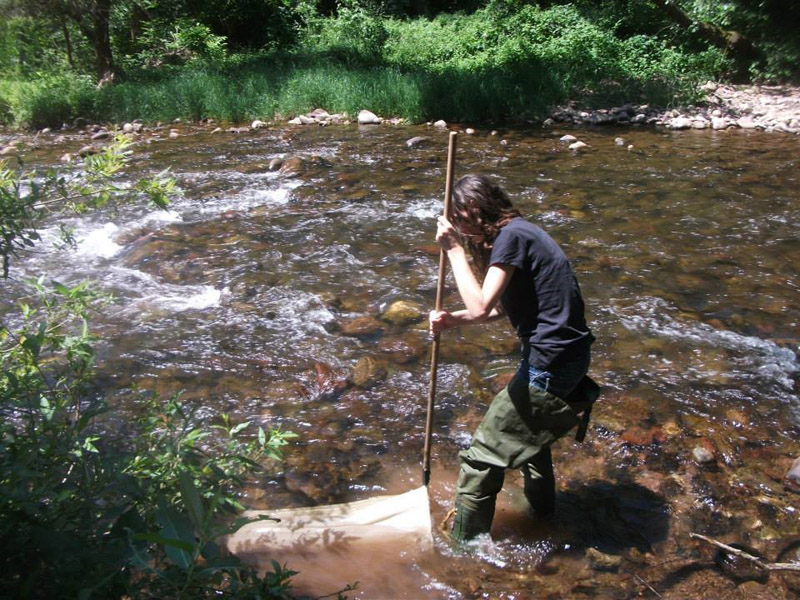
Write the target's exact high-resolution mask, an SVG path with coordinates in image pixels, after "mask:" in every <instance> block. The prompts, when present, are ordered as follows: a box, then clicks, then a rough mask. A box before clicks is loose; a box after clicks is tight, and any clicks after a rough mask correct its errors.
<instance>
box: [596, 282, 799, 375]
mask: <svg viewBox="0 0 800 600" xmlns="http://www.w3.org/2000/svg"><path fill="white" fill-rule="evenodd" d="M611 310H612V311H616V312H617V313H618V317H619V320H620V322H621V323H622V325H623V326H624V327H625V328H626V329H628V330H630V331H634V332H637V333H644V334H646V335H648V336H651V337H662V338H667V339H670V340H675V341H680V342H681V343H683V344H691V345H694V346H701V347H709V348H719V349H724V350H728V351H730V352H731V353H733V358H732V362H733V364H734V365H735V366H737V367H739V368H741V369H743V371H744V372H743V373H736V372H733V373H730V374H731V375H734V376H740V377H741V376H743V375H744V376H747V374H748V373H751V374H754V375H759V376H765V377H767V378H769V379H770V380H771V381H774V382H776V383H778V384H780V385H781V387H783V388H785V389H786V390H792V389H793V387H794V383H793V381H792V379H791V376H792V375H793V374H794V373H797V372H798V370H800V366H798V364H797V359H796V358H795V353H794V352H792V350H790V349H789V348H782V347H781V346H778V345H777V344H775V343H774V342H771V341H769V340H763V339H761V338H757V337H753V336H746V335H741V334H738V333H736V332H733V331H725V330H719V329H715V328H714V327H712V326H711V325H708V324H706V323H698V322H694V321H681V320H678V319H676V318H675V317H674V316H673V315H674V314H676V313H677V312H678V310H677V308H675V307H674V306H671V305H670V304H669V303H668V302H666V301H665V300H663V299H661V298H655V297H649V298H644V299H642V300H640V301H639V302H637V303H635V304H633V305H631V306H628V307H623V308H617V309H614V308H612V309H611Z"/></svg>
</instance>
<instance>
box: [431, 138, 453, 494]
mask: <svg viewBox="0 0 800 600" xmlns="http://www.w3.org/2000/svg"><path fill="white" fill-rule="evenodd" d="M457 137H458V134H457V133H456V132H455V131H451V132H450V140H449V143H448V145H447V174H446V176H445V182H444V212H443V214H444V216H445V218H447V219H449V218H450V197H451V195H452V191H453V166H454V164H455V158H456V138H457ZM446 268H447V255H446V254H445V252H444V250H443V249H441V250H439V279H438V281H437V283H436V310H437V311H439V310H442V300H443V298H444V276H445V269H446ZM438 368H439V334H438V333H437V334H435V335H434V336H433V343H432V344H431V376H430V387H429V388H428V414H427V417H426V419H425V448H424V450H423V459H422V482H423V485H425V486H427V485H428V483H429V482H430V480H431V437H432V435H433V402H434V400H435V399H436V372H437V370H438Z"/></svg>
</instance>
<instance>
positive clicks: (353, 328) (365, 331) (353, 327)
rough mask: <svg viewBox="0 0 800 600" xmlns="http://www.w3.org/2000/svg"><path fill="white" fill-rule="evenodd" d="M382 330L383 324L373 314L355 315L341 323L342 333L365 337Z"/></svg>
mask: <svg viewBox="0 0 800 600" xmlns="http://www.w3.org/2000/svg"><path fill="white" fill-rule="evenodd" d="M381 331H383V324H382V323H381V322H380V321H379V320H378V319H376V318H375V317H373V316H370V315H366V316H363V317H356V318H354V319H350V320H348V321H344V322H343V323H342V324H341V332H342V333H343V334H344V335H349V336H354V337H366V336H372V335H376V334H378V333H380V332H381Z"/></svg>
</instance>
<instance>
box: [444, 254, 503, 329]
mask: <svg viewBox="0 0 800 600" xmlns="http://www.w3.org/2000/svg"><path fill="white" fill-rule="evenodd" d="M447 258H448V259H449V261H450V267H451V268H452V269H453V277H455V280H456V285H457V286H458V293H459V294H460V295H461V299H462V300H463V301H464V306H465V307H466V312H467V313H468V317H469V322H470V323H472V322H478V323H481V322H483V321H486V320H487V319H489V317H490V315H491V313H492V309H493V307H492V306H489V305H488V304H487V303H486V301H485V300H484V297H483V290H482V288H481V285H480V284H479V283H478V280H477V279H475V274H474V273H473V272H472V269H471V268H470V266H469V262H468V261H467V255H466V253H465V252H464V248H463V247H461V246H457V247H455V248H453V249H451V250H450V251H448V253H447Z"/></svg>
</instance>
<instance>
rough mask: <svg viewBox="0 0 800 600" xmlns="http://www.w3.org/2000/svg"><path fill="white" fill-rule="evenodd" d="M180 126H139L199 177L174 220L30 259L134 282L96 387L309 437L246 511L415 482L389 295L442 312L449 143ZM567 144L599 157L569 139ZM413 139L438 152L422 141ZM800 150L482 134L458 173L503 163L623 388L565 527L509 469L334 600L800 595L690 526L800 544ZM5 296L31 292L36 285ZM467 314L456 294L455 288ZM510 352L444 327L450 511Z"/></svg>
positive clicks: (423, 343) (412, 404) (403, 331)
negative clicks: (459, 539) (468, 450)
mask: <svg viewBox="0 0 800 600" xmlns="http://www.w3.org/2000/svg"><path fill="white" fill-rule="evenodd" d="M161 133H162V137H161V138H160V139H159V138H157V137H154V136H152V135H150V136H148V137H146V139H144V140H143V142H142V143H141V144H140V145H139V146H138V147H137V151H136V155H135V157H134V159H133V164H132V167H131V168H132V171H133V172H137V171H138V172H156V171H160V170H161V169H164V168H166V167H169V168H171V169H172V172H173V173H174V175H175V176H176V177H177V178H178V180H179V183H180V187H181V189H182V192H183V194H182V196H181V197H180V198H178V199H176V200H175V201H174V203H173V205H172V207H171V209H170V210H169V211H168V212H153V211H151V210H149V209H147V208H145V207H130V208H125V209H123V210H121V211H120V212H119V213H117V214H110V213H109V214H99V215H92V216H88V217H85V218H82V219H80V220H75V221H74V222H72V223H71V225H73V226H74V227H75V228H76V232H77V234H78V238H79V239H80V240H81V241H80V243H79V245H78V247H77V249H76V250H75V251H74V253H72V254H70V253H65V252H63V251H58V250H56V249H55V247H54V246H53V245H52V244H50V243H45V244H44V245H43V246H42V247H41V248H40V251H39V252H38V253H36V254H35V255H31V256H29V257H26V258H25V259H24V260H23V261H22V262H19V263H17V264H16V266H15V270H14V272H13V275H14V276H15V277H17V278H23V277H25V276H32V275H35V274H39V273H43V272H44V273H47V274H48V275H50V276H52V277H55V278H58V279H61V280H64V281H77V280H79V279H82V278H86V277H89V278H92V279H94V280H95V281H97V283H98V285H99V286H100V287H101V288H102V289H104V290H106V291H109V292H113V294H114V296H115V301H114V303H113V304H112V305H111V306H110V307H109V308H108V309H107V311H106V313H105V314H103V315H102V316H100V317H99V318H98V319H96V320H95V323H94V328H95V331H96V332H97V333H98V334H100V335H101V336H102V339H103V343H102V347H101V353H102V362H101V365H100V369H101V374H102V380H103V381H104V382H105V385H107V387H108V393H109V394H110V395H112V396H113V397H115V398H117V402H118V403H119V404H120V408H121V410H122V411H125V410H135V407H131V406H127V405H126V401H125V399H126V396H125V394H124V393H122V392H120V391H119V390H122V389H123V388H124V387H125V386H128V385H129V384H132V383H136V384H137V385H139V386H140V387H142V388H145V389H152V390H153V391H155V392H157V393H160V394H169V393H172V392H174V391H177V390H185V392H184V398H185V399H186V400H187V401H189V402H192V403H196V404H197V405H199V406H200V407H201V411H200V414H201V415H203V416H206V417H208V418H213V417H214V416H215V415H217V414H219V413H220V412H228V413H231V414H232V415H233V417H234V418H235V419H242V420H244V419H247V420H252V421H255V422H257V423H259V424H261V425H263V426H270V427H277V426H280V427H282V428H284V429H289V430H292V431H295V432H296V433H298V434H299V438H298V441H297V442H296V443H295V444H293V445H292V447H291V449H290V450H289V452H288V455H287V459H286V465H285V468H284V469H280V468H276V467H275V466H274V465H270V466H269V469H270V472H272V473H275V472H279V474H278V475H271V476H265V477H264V478H262V479H260V480H259V481H256V482H254V483H253V485H252V486H251V487H250V488H249V489H248V491H247V494H246V498H245V503H246V504H248V505H249V506H252V507H253V508H265V507H272V508H279V507H287V506H310V505H314V504H321V503H332V502H347V501H352V500H358V499H363V498H368V497H372V496H375V495H380V494H394V493H400V492H403V491H407V490H409V489H412V488H415V487H418V486H419V485H420V483H421V469H420V454H421V451H422V445H423V435H424V416H425V415H424V413H425V398H426V394H427V370H428V346H427V344H428V342H427V338H426V334H425V324H424V322H421V321H420V320H417V321H411V322H401V323H394V324H393V323H391V322H389V321H388V320H387V319H386V318H385V311H386V309H387V308H388V307H390V306H392V304H393V303H395V302H397V301H400V300H404V301H407V302H409V303H411V305H412V308H413V307H414V306H416V307H417V311H418V313H420V314H422V313H424V311H426V310H427V309H428V307H430V306H432V305H433V297H434V294H435V289H434V288H435V280H436V269H437V254H436V248H435V246H434V244H433V242H434V240H433V233H434V229H435V227H434V224H435V217H436V215H437V214H438V213H439V212H440V210H441V197H442V193H443V181H444V163H445V161H444V159H445V148H446V143H447V141H446V140H447V134H446V132H437V131H434V130H430V129H426V128H424V127H420V128H416V127H402V128H389V127H371V128H370V127H367V128H358V127H356V126H351V127H331V128H317V127H314V128H303V129H286V128H280V129H278V128H276V129H272V130H261V131H258V132H251V133H248V134H244V135H238V136H236V135H230V134H216V135H212V134H210V133H209V132H208V131H207V130H203V129H201V128H186V129H183V130H182V131H181V133H182V136H181V137H180V138H178V139H176V140H168V139H165V138H166V135H164V134H165V132H161ZM564 133H573V134H575V135H578V136H579V137H580V139H581V140H583V141H584V142H586V143H588V144H589V145H590V146H591V149H590V151H589V152H586V153H583V154H580V155H577V154H574V153H573V152H571V151H569V150H568V149H566V147H565V145H563V144H562V143H560V142H559V137H560V136H561V135H562V134H564ZM417 135H423V136H425V137H427V138H428V143H427V144H424V145H422V146H420V147H416V148H408V147H407V146H406V143H405V142H406V140H408V139H409V138H411V137H414V136H417ZM617 136H621V137H623V138H624V143H623V144H622V145H618V144H616V143H615V137H617ZM502 140H504V141H502ZM83 143H85V142H84V141H83V140H81V139H68V140H67V141H66V142H59V143H55V142H53V141H52V140H48V139H40V140H39V148H38V149H35V150H33V151H31V152H30V153H29V155H28V160H29V161H31V162H32V163H33V164H36V163H48V162H56V161H57V159H58V156H60V154H62V153H63V152H65V151H69V150H73V151H74V150H75V149H77V148H78V147H80V146H81V145H82V144H83ZM629 146H630V147H629ZM798 146H799V144H798V140H797V138H795V137H793V136H782V135H777V134H773V135H768V134H759V133H748V132H738V131H736V132H708V131H704V132H693V131H689V132H675V133H658V132H654V131H645V130H597V131H580V132H575V131H573V132H567V131H559V132H554V131H539V130H537V131H501V132H499V135H496V136H492V135H490V134H489V132H483V131H479V132H478V134H477V135H474V136H467V135H462V136H461V138H460V141H459V150H458V159H457V170H458V173H461V174H463V173H466V172H484V173H488V174H492V175H494V176H496V177H497V178H498V179H499V180H500V181H501V182H502V183H503V184H504V185H505V186H506V187H507V189H508V190H509V192H510V193H511V195H512V196H513V198H514V200H515V202H516V204H517V205H518V206H519V208H520V209H521V210H522V212H523V213H524V214H525V215H526V216H527V217H530V218H531V219H532V220H534V221H535V222H536V223H538V224H540V225H541V226H542V227H544V228H545V229H547V230H548V231H549V232H550V233H551V235H552V236H553V237H554V238H555V239H556V240H557V241H558V242H559V243H560V244H561V245H562V247H563V248H564V249H565V251H566V253H567V254H568V256H570V257H571V259H572V261H573V264H574V266H575V269H576V271H577V273H578V277H579V280H580V283H581V286H582V289H583V292H584V296H585V299H586V304H587V310H588V319H589V321H590V324H591V327H592V328H593V330H594V332H595V334H596V336H597V342H596V344H595V346H594V355H593V366H592V373H593V375H594V377H595V378H596V379H597V380H598V381H599V382H600V383H601V384H602V385H603V386H604V388H605V394H604V396H603V397H602V401H601V403H600V404H599V405H598V406H597V407H596V409H595V411H594V420H593V423H592V426H591V427H590V430H589V435H588V436H587V440H586V442H585V443H584V444H577V443H575V442H574V441H572V440H570V439H565V440H561V441H560V442H559V443H558V444H557V445H556V446H555V448H554V459H555V462H556V468H557V478H558V487H559V495H558V510H557V513H556V515H555V517H554V518H553V519H552V520H551V521H548V522H545V523H541V522H536V521H533V520H531V519H530V518H529V517H528V516H527V513H526V509H525V505H524V499H523V498H522V494H521V481H520V478H519V476H518V475H517V474H515V473H509V474H508V477H507V481H506V486H505V490H504V492H503V494H502V495H501V498H500V500H499V508H498V515H497V518H496V523H495V527H494V531H493V537H494V543H488V542H487V543H483V544H480V545H479V547H478V548H474V549H473V551H472V552H470V553H463V552H458V551H454V550H452V549H451V548H450V547H449V546H448V544H447V543H446V541H445V540H444V539H443V538H442V537H441V535H439V533H438V531H437V532H436V533H435V546H436V549H435V552H432V553H422V552H418V551H416V550H415V549H414V548H407V549H406V550H405V551H404V552H402V553H399V554H398V553H397V552H396V551H391V552H389V553H387V554H380V553H379V552H377V551H376V553H375V554H374V555H373V556H372V557H371V559H372V560H371V561H370V563H369V566H367V564H366V563H365V564H364V568H363V569H359V568H358V567H359V564H358V563H356V564H355V565H353V564H348V565H347V568H345V565H344V564H342V565H340V568H337V569H335V570H334V569H332V573H331V577H330V579H328V580H326V581H325V582H324V583H323V585H325V586H329V587H327V588H326V589H317V590H315V593H316V594H317V595H319V594H321V593H326V592H329V591H334V590H335V589H338V587H341V586H342V585H343V584H344V583H347V582H348V581H352V574H353V573H354V572H355V573H356V578H357V579H359V580H360V581H361V584H360V587H359V589H360V590H361V591H360V592H357V593H355V595H359V594H360V596H361V597H364V598H402V597H405V598H423V597H424V598H509V599H510V598H515V599H523V598H561V597H604V598H629V597H633V596H636V595H642V596H644V597H656V594H660V595H661V597H673V598H685V597H714V598H716V597H737V598H738V597H741V598H748V597H753V598H755V597H759V598H785V597H792V594H794V593H796V590H797V582H796V581H795V582H794V583H793V582H792V581H790V580H789V579H788V577H787V578H784V579H781V578H780V577H779V576H778V575H772V577H771V579H770V580H769V583H768V584H766V585H765V584H763V583H757V582H745V583H742V582H741V581H736V580H734V579H732V578H731V577H730V576H726V575H724V574H723V573H722V572H721V571H720V570H719V569H718V568H717V567H716V566H715V563H714V561H713V554H714V553H713V549H712V548H710V547H703V546H702V545H698V543H697V542H694V541H692V540H690V539H689V537H688V534H689V533H690V532H692V531H695V532H699V533H704V534H707V535H710V536H712V537H716V538H718V539H721V540H722V541H728V542H738V543H743V544H747V545H748V546H751V547H754V548H756V549H758V550H759V551H760V552H761V553H762V554H764V555H765V556H766V557H767V558H769V559H774V558H775V557H776V556H778V555H779V554H780V553H781V552H784V555H785V548H787V547H788V546H790V545H791V543H792V540H793V536H798V535H799V534H800V519H798V512H797V511H798V509H800V506H799V505H798V496H797V495H792V494H791V493H790V492H788V491H786V490H785V489H784V488H783V486H782V483H781V479H782V477H783V474H784V473H785V471H786V469H787V468H788V467H789V465H790V464H791V461H792V460H793V458H795V457H797V456H800V442H798V438H800V400H799V399H798V361H797V352H798V344H799V343H800V308H799V307H800V303H799V302H798V299H799V298H800V296H799V295H798V286H799V285H800V281H799V280H798V267H797V266H798V265H799V264H800V239H799V236H800V201H798V188H799V187H800V175H798V158H797V157H798V156H800V154H798V149H799V148H798ZM276 157H278V158H289V157H299V158H301V159H302V161H300V162H301V164H300V165H298V171H299V172H298V173H297V174H296V176H287V175H280V174H278V173H276V172H272V171H270V170H269V167H268V165H269V162H270V160H271V159H273V158H276ZM288 175H292V173H289V174H288ZM45 237H47V236H45ZM76 259H77V260H76ZM5 287H6V292H4V293H5V294H7V295H9V296H10V295H12V294H13V290H14V287H15V284H14V283H13V282H11V283H8V284H7V285H6V286H5ZM446 305H447V306H448V307H453V308H455V307H456V305H457V297H456V296H455V292H454V287H453V286H452V281H451V282H450V293H449V296H448V298H447V299H446ZM515 356H516V344H515V340H514V339H513V334H512V332H511V330H510V328H509V327H508V326H506V325H504V324H493V325H491V326H486V327H483V328H476V329H473V330H467V331H463V332H460V333H452V334H451V333H450V332H448V334H447V335H446V336H445V337H444V338H443V342H442V359H441V366H440V374H439V390H440V393H439V397H438V400H437V402H438V405H437V412H436V420H435V437H434V459H433V476H432V483H431V486H430V496H431V502H432V513H433V519H434V521H435V522H437V523H438V522H439V521H441V520H442V518H443V517H444V515H445V513H446V511H447V510H448V508H449V506H450V503H451V501H452V495H453V490H454V482H455V477H456V453H457V452H458V450H459V449H460V448H463V447H464V446H465V445H467V444H468V442H469V438H470V435H471V432H472V431H473V430H474V428H475V427H476V425H477V424H478V423H479V421H480V419H481V415H482V414H483V412H484V410H485V408H486V405H487V403H488V402H489V401H490V399H491V397H492V395H493V394H494V393H495V392H496V391H497V390H498V389H499V388H500V387H501V386H502V385H503V383H504V382H505V381H506V380H507V377H508V375H509V373H510V372H511V371H513V368H514V363H515V360H516V359H515ZM701 455H705V457H706V458H708V457H711V460H709V461H708V462H698V460H696V458H697V457H698V456H701ZM278 558H279V560H280V557H278ZM376 559H377V560H376ZM376 563H377V564H376ZM353 567H355V568H353ZM343 578H346V581H343V580H342V579H343ZM792 585H794V586H795V587H794V588H792V587H791V586H792ZM793 589H794V590H795V591H793ZM726 594H727V596H726Z"/></svg>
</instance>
